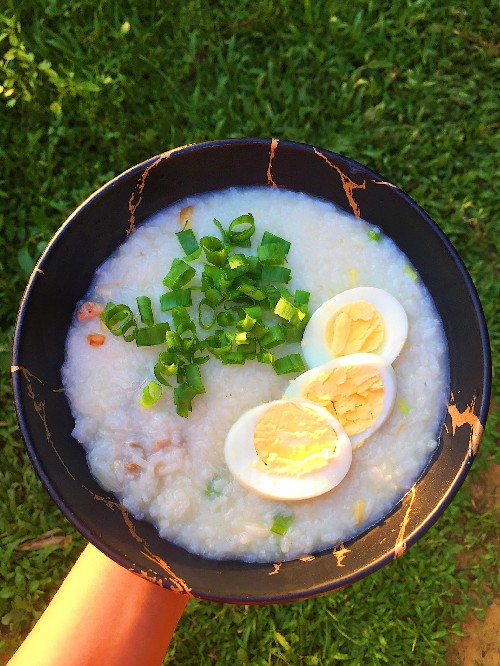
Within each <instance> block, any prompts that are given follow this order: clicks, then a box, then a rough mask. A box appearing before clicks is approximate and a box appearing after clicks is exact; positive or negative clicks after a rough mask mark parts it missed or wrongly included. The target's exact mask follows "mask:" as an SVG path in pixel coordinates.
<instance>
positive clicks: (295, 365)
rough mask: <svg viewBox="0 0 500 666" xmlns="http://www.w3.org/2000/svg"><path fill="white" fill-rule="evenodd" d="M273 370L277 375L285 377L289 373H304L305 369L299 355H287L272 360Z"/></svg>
mask: <svg viewBox="0 0 500 666" xmlns="http://www.w3.org/2000/svg"><path fill="white" fill-rule="evenodd" d="M273 368H274V372H275V373H276V374H277V375H286V374H288V373H289V372H304V370H305V369H306V367H305V365H304V361H303V360H302V356H301V355H300V354H287V355H286V356H282V357H281V358H276V359H274V361H273Z"/></svg>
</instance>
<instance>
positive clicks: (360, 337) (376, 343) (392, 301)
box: [302, 287, 408, 368]
mask: <svg viewBox="0 0 500 666" xmlns="http://www.w3.org/2000/svg"><path fill="white" fill-rule="evenodd" d="M407 334H408V318H407V316H406V312H405V311H404V308H403V306H402V305H401V303H400V302H399V301H398V300H397V299H396V298H394V296H392V295H391V294H389V293H388V292H387V291H384V290H383V289H377V288H376V287H356V288H355V289H348V290H347V291H343V292H341V293H340V294H337V295H336V296H334V297H333V298H331V299H330V300H328V301H325V302H324V303H323V304H322V305H321V306H320V307H319V308H318V309H317V310H316V311H315V312H314V314H313V315H312V317H311V319H310V320H309V322H308V324H307V326H306V328H305V330H304V335H303V337H302V351H303V353H304V358H305V360H306V363H307V365H308V366H309V367H310V368H314V367H317V366H318V365H323V364H324V363H328V361H330V360H331V359H332V358H339V357H342V356H347V355H349V354H358V353H369V354H378V355H379V356H381V357H382V358H383V359H385V360H386V361H387V363H389V364H390V363H392V362H393V361H394V359H395V358H396V357H397V356H398V354H399V352H400V351H401V349H402V347H403V345H404V343H405V340H406V336H407Z"/></svg>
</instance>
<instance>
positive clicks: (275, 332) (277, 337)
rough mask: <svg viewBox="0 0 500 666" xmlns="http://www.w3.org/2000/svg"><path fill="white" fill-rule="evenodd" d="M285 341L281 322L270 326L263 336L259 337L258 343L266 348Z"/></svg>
mask: <svg viewBox="0 0 500 666" xmlns="http://www.w3.org/2000/svg"><path fill="white" fill-rule="evenodd" d="M283 342H285V331H284V330H283V326H281V324H275V325H274V326H271V327H270V328H269V329H268V331H267V333H266V334H265V335H264V337H263V338H261V339H260V345H261V346H262V347H265V348H266V349H270V348H271V347H277V346H278V345H281V344H283Z"/></svg>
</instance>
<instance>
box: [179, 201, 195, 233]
mask: <svg viewBox="0 0 500 666" xmlns="http://www.w3.org/2000/svg"><path fill="white" fill-rule="evenodd" d="M193 211H194V206H186V207H185V208H183V209H182V210H181V212H180V213H179V224H180V225H181V227H182V228H183V229H191V227H192V226H193Z"/></svg>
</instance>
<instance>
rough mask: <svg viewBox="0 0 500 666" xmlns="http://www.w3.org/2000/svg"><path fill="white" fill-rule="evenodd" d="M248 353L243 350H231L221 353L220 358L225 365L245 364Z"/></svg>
mask: <svg viewBox="0 0 500 666" xmlns="http://www.w3.org/2000/svg"><path fill="white" fill-rule="evenodd" d="M247 358H248V357H247V355H246V354H245V352H242V351H234V352H233V351H229V352H227V353H225V354H221V356H220V357H219V360H220V362H221V363H223V364H224V365H245V361H246V360H247Z"/></svg>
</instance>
